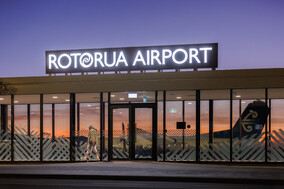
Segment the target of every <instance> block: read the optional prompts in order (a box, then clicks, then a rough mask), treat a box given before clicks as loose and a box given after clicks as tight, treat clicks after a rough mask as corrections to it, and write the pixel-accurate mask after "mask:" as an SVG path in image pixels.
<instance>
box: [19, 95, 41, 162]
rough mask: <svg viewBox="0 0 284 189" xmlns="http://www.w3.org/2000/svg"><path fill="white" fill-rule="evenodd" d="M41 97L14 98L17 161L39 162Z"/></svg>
mask: <svg viewBox="0 0 284 189" xmlns="http://www.w3.org/2000/svg"><path fill="white" fill-rule="evenodd" d="M39 104H40V96H39V95H15V96H14V116H15V131H14V132H15V133H14V155H15V158H14V160H15V161H39V158H40V149H39V143H40V115H39V106H40V105H39Z"/></svg>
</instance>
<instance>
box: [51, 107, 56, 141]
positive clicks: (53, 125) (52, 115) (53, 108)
mask: <svg viewBox="0 0 284 189" xmlns="http://www.w3.org/2000/svg"><path fill="white" fill-rule="evenodd" d="M51 122H52V125H51V126H52V142H53V141H54V140H55V104H51Z"/></svg>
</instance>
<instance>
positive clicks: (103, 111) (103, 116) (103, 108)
mask: <svg viewBox="0 0 284 189" xmlns="http://www.w3.org/2000/svg"><path fill="white" fill-rule="evenodd" d="M102 113H103V115H102V118H103V128H102V130H103V135H102V142H103V143H102V146H101V148H102V150H103V153H104V152H105V133H106V132H105V128H106V126H105V102H103V105H102ZM102 159H103V157H102Z"/></svg>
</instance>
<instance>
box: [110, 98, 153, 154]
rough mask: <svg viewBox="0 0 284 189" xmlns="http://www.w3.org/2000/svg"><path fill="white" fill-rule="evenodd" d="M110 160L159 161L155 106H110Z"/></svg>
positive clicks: (137, 104) (148, 104)
mask: <svg viewBox="0 0 284 189" xmlns="http://www.w3.org/2000/svg"><path fill="white" fill-rule="evenodd" d="M108 151H109V154H108V155H109V160H139V159H140V160H156V158H157V155H156V154H157V116H156V109H155V104H154V103H147V104H140V103H135V104H112V105H110V124H109V150H108Z"/></svg>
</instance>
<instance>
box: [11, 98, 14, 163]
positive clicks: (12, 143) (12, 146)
mask: <svg viewBox="0 0 284 189" xmlns="http://www.w3.org/2000/svg"><path fill="white" fill-rule="evenodd" d="M14 137H15V106H14V95H13V94H12V95H11V161H12V162H14Z"/></svg>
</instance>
